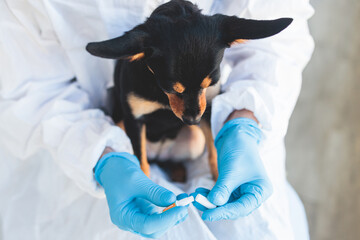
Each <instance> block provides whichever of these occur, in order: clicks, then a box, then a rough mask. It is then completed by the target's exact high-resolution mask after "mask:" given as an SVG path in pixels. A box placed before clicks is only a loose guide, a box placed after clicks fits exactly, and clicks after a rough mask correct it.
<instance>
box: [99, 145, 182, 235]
mask: <svg viewBox="0 0 360 240" xmlns="http://www.w3.org/2000/svg"><path fill="white" fill-rule="evenodd" d="M94 173H95V178H96V180H97V181H98V182H99V184H100V185H101V186H103V188H104V190H105V194H106V199H107V201H108V205H109V212H110V217H111V221H112V222H113V223H114V224H115V225H116V226H117V227H119V228H120V229H122V230H125V231H130V232H132V233H136V234H138V235H141V236H143V237H147V238H159V237H160V236H162V235H163V234H165V232H166V231H168V230H169V229H170V228H172V227H173V226H175V225H177V224H178V223H180V222H182V221H184V220H185V219H186V217H187V215H188V212H187V207H174V208H171V209H169V210H168V211H166V212H162V213H160V209H159V208H158V207H167V206H169V205H170V204H172V203H174V202H175V200H176V196H175V194H174V193H172V192H170V191H169V190H167V189H165V188H164V187H161V186H159V185H157V184H155V183H154V182H153V181H151V180H150V179H149V178H148V177H147V176H146V175H145V174H144V173H143V172H142V171H141V169H140V165H139V160H138V159H137V158H136V157H135V156H134V155H132V154H129V153H125V152H123V153H116V152H111V153H108V154H105V155H104V156H103V157H102V158H101V159H100V160H99V162H98V164H97V165H96V166H95V169H94ZM178 197H181V196H178Z"/></svg>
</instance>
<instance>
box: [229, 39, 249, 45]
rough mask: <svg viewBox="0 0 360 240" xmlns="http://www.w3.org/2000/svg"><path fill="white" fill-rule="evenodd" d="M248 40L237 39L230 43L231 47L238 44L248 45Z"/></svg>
mask: <svg viewBox="0 0 360 240" xmlns="http://www.w3.org/2000/svg"><path fill="white" fill-rule="evenodd" d="M247 41H248V40H245V39H236V40H235V41H233V42H231V43H230V46H234V45H236V44H241V43H246V42H247Z"/></svg>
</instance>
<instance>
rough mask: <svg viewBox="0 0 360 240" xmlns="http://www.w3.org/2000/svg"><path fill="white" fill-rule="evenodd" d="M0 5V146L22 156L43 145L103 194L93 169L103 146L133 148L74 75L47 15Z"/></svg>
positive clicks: (69, 173) (76, 176)
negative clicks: (96, 106) (95, 104)
mask: <svg viewBox="0 0 360 240" xmlns="http://www.w3.org/2000/svg"><path fill="white" fill-rule="evenodd" d="M20 6H21V5H20ZM20 6H18V7H20ZM39 6H40V5H39ZM0 9H1V10H0V68H1V71H0V86H1V91H0V99H1V102H0V132H1V133H0V141H1V146H2V147H5V148H6V149H7V150H9V151H10V152H11V153H12V154H14V155H15V156H17V157H19V158H22V159H26V158H27V157H28V156H30V155H32V154H34V153H35V152H37V151H38V150H39V149H45V150H47V151H49V152H51V154H52V156H53V159H54V160H55V161H56V163H57V164H58V165H59V167H60V168H61V169H62V170H63V171H64V173H65V174H66V175H67V176H68V177H69V178H71V179H72V180H74V182H75V183H76V184H77V185H78V186H79V187H80V188H82V189H83V190H85V191H87V192H89V193H90V194H92V195H94V196H104V193H103V190H102V187H101V186H100V185H99V184H97V182H96V181H95V178H94V173H93V168H94V167H95V165H96V163H97V161H98V160H99V157H100V155H101V154H102V152H103V151H104V149H105V147H106V146H108V147H111V148H112V149H113V150H114V151H118V152H132V147H131V144H130V141H129V139H128V138H127V136H126V134H125V133H124V132H123V130H121V129H120V128H119V127H116V126H114V124H113V122H112V120H111V119H110V118H109V117H108V116H106V115H105V114H104V113H103V112H102V111H101V110H100V109H97V108H95V107H94V105H93V103H92V102H93V101H92V99H90V97H89V94H88V93H87V91H85V90H84V89H82V88H81V87H80V85H79V84H78V83H77V81H76V80H73V79H74V77H75V76H74V71H73V69H72V64H71V63H70V61H69V58H68V56H67V54H66V51H65V50H64V48H63V46H62V45H61V43H60V41H59V40H58V38H57V36H56V34H55V32H54V31H53V30H52V24H51V21H50V20H49V19H47V18H46V17H45V16H46V14H45V13H44V14H39V13H38V10H39V9H37V10H35V9H33V10H31V9H23V11H20V10H21V9H20V10H17V11H15V10H16V9H15V10H13V9H9V8H8V6H7V5H5V4H4V5H3V4H1V7H0ZM84 52H85V48H84ZM90 57H91V56H89V58H90ZM84 67H86V66H84ZM99 91H106V89H105V87H104V89H99ZM49 161H50V159H49Z"/></svg>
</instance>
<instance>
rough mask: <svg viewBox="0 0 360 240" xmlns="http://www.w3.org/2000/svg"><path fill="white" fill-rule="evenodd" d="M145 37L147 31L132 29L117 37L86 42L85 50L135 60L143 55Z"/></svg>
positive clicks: (95, 53)
mask: <svg viewBox="0 0 360 240" xmlns="http://www.w3.org/2000/svg"><path fill="white" fill-rule="evenodd" d="M147 38H148V34H147V33H145V32H143V31H140V30H132V31H129V32H126V33H125V34H124V35H122V36H120V37H117V38H113V39H109V40H106V41H102V42H92V43H88V44H87V46H86V50H87V51H88V52H89V53H91V54H92V55H94V56H97V57H102V58H112V59H121V58H127V59H129V60H130V61H135V60H140V59H142V58H143V57H145V47H144V42H145V40H146V39H147Z"/></svg>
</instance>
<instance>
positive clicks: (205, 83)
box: [200, 76, 212, 88]
mask: <svg viewBox="0 0 360 240" xmlns="http://www.w3.org/2000/svg"><path fill="white" fill-rule="evenodd" d="M211 81H212V80H211V78H210V77H209V76H206V78H204V80H203V81H202V82H201V84H200V86H201V87H202V88H207V87H209V86H210V84H211Z"/></svg>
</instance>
